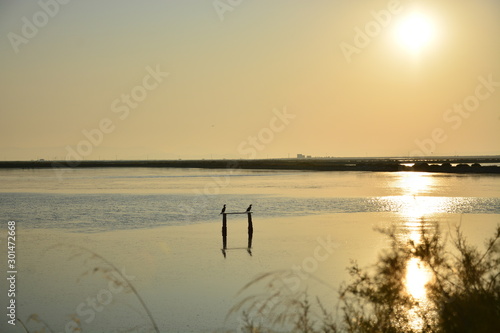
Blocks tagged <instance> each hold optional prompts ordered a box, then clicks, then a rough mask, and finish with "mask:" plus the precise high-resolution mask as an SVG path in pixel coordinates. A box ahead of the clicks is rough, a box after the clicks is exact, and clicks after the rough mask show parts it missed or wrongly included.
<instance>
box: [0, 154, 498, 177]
mask: <svg viewBox="0 0 500 333" xmlns="http://www.w3.org/2000/svg"><path fill="white" fill-rule="evenodd" d="M410 164H411V165H410ZM481 164H490V165H488V166H484V165H481ZM491 164H498V165H491ZM47 168H201V169H254V170H309V171H381V172H384V171H385V172H394V171H419V172H443V173H488V174H500V156H472V157H435V158H429V157H427V158H425V157H421V158H285V159H258V160H244V159H223V160H130V161H128V160H116V161H111V160H103V161H86V160H85V161H46V160H38V161H0V169H47Z"/></svg>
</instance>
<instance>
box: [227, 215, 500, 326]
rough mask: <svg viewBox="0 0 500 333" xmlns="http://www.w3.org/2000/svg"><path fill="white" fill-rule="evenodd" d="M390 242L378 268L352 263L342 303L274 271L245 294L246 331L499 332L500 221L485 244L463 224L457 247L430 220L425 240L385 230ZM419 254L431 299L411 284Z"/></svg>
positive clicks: (422, 232)
mask: <svg viewBox="0 0 500 333" xmlns="http://www.w3.org/2000/svg"><path fill="white" fill-rule="evenodd" d="M384 233H386V234H387V236H388V237H390V239H391V247H390V249H389V250H388V251H387V252H385V253H383V254H382V255H381V256H380V258H379V260H378V261H377V262H376V263H375V264H374V265H373V266H371V267H368V268H360V267H359V266H358V265H357V264H356V263H353V264H352V265H351V267H349V268H348V270H349V274H350V276H351V279H350V281H349V282H348V283H346V284H344V285H343V286H341V287H340V289H339V291H338V296H339V300H340V301H339V305H338V307H337V308H334V309H326V308H325V307H324V306H323V305H322V304H321V302H320V300H319V299H318V298H317V299H315V300H314V301H311V297H310V296H308V295H307V293H306V292H304V291H296V290H291V289H290V288H289V287H288V286H287V284H286V283H285V281H287V275H289V274H292V273H291V272H283V271H280V272H273V273H266V274H263V275H261V276H259V277H257V278H256V279H255V280H254V281H252V282H251V283H249V284H248V285H247V286H245V287H244V290H248V289H249V288H251V287H254V286H255V285H256V284H258V283H262V282H265V283H266V290H265V292H264V293H263V294H256V295H252V296H249V297H246V298H244V299H243V300H242V301H241V302H240V303H238V304H237V305H236V306H234V307H233V309H231V311H230V315H233V314H235V313H237V314H239V318H240V327H239V328H238V331H239V332H253V333H256V332H284V331H286V332H308V333H316V332H324V333H328V332H349V333H371V332H383V333H391V332H394V333H396V332H398V333H399V332H402V333H406V332H408V333H411V332H426V333H427V332H429V333H434V332H435V333H441V332H457V333H458V332H460V333H461V332H463V333H465V332H471V333H472V332H474V333H478V332H499V329H500V244H499V243H500V242H499V241H498V240H499V238H500V226H498V227H497V229H496V232H495V234H494V235H493V236H492V237H491V239H489V240H487V242H486V244H485V249H484V250H482V251H480V250H479V249H478V248H476V247H474V246H472V245H470V244H469V243H468V242H467V241H466V238H465V237H464V235H463V234H462V232H461V230H460V229H459V228H457V229H456V230H455V233H454V235H453V236H452V240H451V241H452V243H453V247H451V249H450V250H449V248H450V247H446V246H445V245H446V244H445V243H446V242H445V240H444V239H443V237H442V235H441V233H440V231H439V229H438V228H436V229H435V230H434V231H429V230H426V229H425V228H424V226H423V224H422V226H421V229H420V236H421V238H420V241H419V242H413V241H401V240H399V239H398V237H397V235H396V233H395V231H394V230H392V231H384ZM410 260H417V261H418V263H419V265H422V267H425V269H426V271H428V272H429V275H430V279H429V282H428V283H427V285H426V291H427V292H426V296H425V299H418V298H415V297H413V296H412V295H411V294H410V293H409V292H408V291H407V287H406V285H405V283H404V282H405V277H406V273H407V271H406V270H407V267H408V266H407V264H408V262H409V261H410Z"/></svg>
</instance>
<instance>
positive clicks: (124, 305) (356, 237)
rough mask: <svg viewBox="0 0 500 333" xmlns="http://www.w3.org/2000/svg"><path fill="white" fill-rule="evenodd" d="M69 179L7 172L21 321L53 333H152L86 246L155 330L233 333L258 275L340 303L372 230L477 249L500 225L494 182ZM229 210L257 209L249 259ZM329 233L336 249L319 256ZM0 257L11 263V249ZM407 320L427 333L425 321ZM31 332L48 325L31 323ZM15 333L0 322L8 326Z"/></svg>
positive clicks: (345, 175)
mask: <svg viewBox="0 0 500 333" xmlns="http://www.w3.org/2000/svg"><path fill="white" fill-rule="evenodd" d="M59 176H61V174H59ZM62 176H63V177H62V178H61V179H59V178H58V174H55V173H54V171H52V170H0V218H1V219H2V220H3V221H8V220H15V221H16V222H17V228H18V229H17V230H18V234H17V235H18V238H17V246H18V249H19V250H18V254H17V265H18V267H17V269H18V271H19V273H18V275H19V279H18V289H19V291H20V292H19V294H18V296H17V302H18V303H17V304H18V314H19V318H20V319H22V320H24V321H25V322H28V319H29V318H33V317H32V315H36V316H38V317H37V318H41V319H42V320H44V321H45V322H46V323H48V324H49V325H50V326H51V328H52V330H53V331H54V332H63V331H64V330H65V327H66V325H68V323H70V324H71V321H72V320H73V319H75V320H76V321H77V322H78V323H79V325H81V328H82V331H83V332H107V333H109V332H150V331H151V325H150V322H149V320H148V319H147V317H146V316H145V312H144V310H143V308H142V306H141V304H139V303H138V300H137V298H136V297H135V296H134V295H133V294H132V293H130V292H126V291H123V292H116V293H115V292H114V293H112V294H110V293H109V292H108V291H109V290H116V288H112V289H110V285H109V283H110V281H109V277H106V275H105V274H104V275H103V274H99V272H98V271H97V273H96V271H95V269H96V267H102V262H100V261H99V260H98V259H96V257H95V256H93V255H92V253H91V252H89V251H87V250H81V248H80V247H79V246H83V247H85V248H87V249H92V251H95V253H97V254H99V255H101V256H103V257H105V258H107V259H108V260H110V261H111V262H113V263H114V264H115V265H116V267H117V269H119V270H124V271H125V272H126V273H127V274H128V275H130V276H132V277H131V278H130V279H131V281H132V283H133V284H134V286H135V288H136V289H137V290H138V291H139V292H140V294H141V296H142V297H143V299H144V300H145V302H146V303H147V305H148V307H149V309H150V311H151V313H152V316H153V317H154V318H155V320H156V322H157V324H158V326H159V328H160V331H161V332H227V331H231V332H238V329H237V328H238V327H241V326H240V325H241V318H240V317H238V316H232V317H230V318H229V319H227V320H225V319H224V318H226V315H227V313H228V310H229V309H230V308H231V307H232V306H234V305H235V304H236V303H237V302H238V300H239V299H241V297H243V296H244V295H245V294H243V295H240V296H241V297H238V296H236V295H238V291H239V290H240V289H241V288H242V287H243V286H244V285H245V284H246V283H248V282H249V281H251V280H252V279H253V278H255V276H258V275H259V274H262V273H264V272H270V271H274V270H288V271H290V270H292V269H295V268H296V267H302V268H303V269H304V270H305V269H308V270H307V271H308V272H309V273H310V274H311V276H314V277H316V278H317V279H316V278H303V277H301V278H300V279H299V278H298V276H296V277H295V280H296V281H297V280H298V281H300V288H301V289H307V290H308V292H309V293H310V294H311V295H314V296H316V295H319V296H320V297H321V299H322V301H323V302H325V304H327V305H331V306H332V308H334V307H335V304H336V302H337V298H336V297H337V296H336V290H337V288H338V286H339V285H340V284H341V283H342V282H343V281H346V280H347V279H348V274H347V271H346V269H345V267H347V266H348V265H349V263H350V260H351V259H356V260H357V261H358V262H359V263H360V264H361V265H362V266H363V265H366V264H369V263H373V262H374V261H375V260H376V258H377V255H378V253H379V252H380V251H381V250H382V249H384V248H386V247H387V245H388V240H387V238H386V237H385V236H383V235H381V234H380V233H379V232H376V231H374V227H387V226H396V227H397V228H398V229H397V230H398V235H400V236H401V237H403V238H404V239H412V240H414V241H418V240H419V231H418V229H419V226H420V223H421V221H425V225H426V226H427V227H429V228H434V227H435V226H436V225H437V224H440V225H441V227H442V228H443V230H444V231H445V232H446V230H447V228H448V227H453V226H454V225H456V224H458V223H460V224H462V227H463V231H464V234H465V235H466V236H467V237H468V238H469V239H471V240H472V242H473V244H476V245H479V246H481V245H482V244H483V240H484V239H485V238H486V237H488V236H489V235H491V232H492V231H493V230H494V227H495V225H496V224H498V223H500V177H498V176H488V175H445V174H429V173H403V172H401V173H364V172H298V171H290V172H284V171H244V170H237V171H228V170H198V169H135V168H134V169H80V170H73V171H70V170H68V171H67V172H65V173H64V174H63V175H62ZM223 204H227V211H228V212H235V211H236V212H238V211H244V210H245V209H246V207H247V206H248V205H249V204H253V211H254V214H253V219H254V230H255V231H254V234H253V245H252V256H250V255H249V254H248V253H247V251H246V246H247V229H246V217H245V216H241V215H239V216H238V215H236V216H235V215H230V216H229V223H228V224H229V235H228V240H227V242H228V250H227V253H226V254H227V256H223V254H222V253H221V247H222V239H221V229H220V224H219V223H220V215H219V212H220V209H221V208H222V205H223ZM238 221H240V222H242V223H238ZM214 222H215V223H214ZM167 226H172V227H167ZM160 227H164V228H160ZM3 230H6V229H5V228H4V229H3ZM2 237H3V236H2ZM326 239H331V240H332V242H333V244H334V246H333V249H331V252H330V253H329V255H328V257H327V259H325V260H323V259H322V261H321V262H319V261H316V262H315V261H314V260H313V259H314V258H315V257H314V256H315V254H316V253H317V250H318V247H319V246H321V244H323V243H324V240H326ZM79 249H80V250H79ZM75 250H77V253H75ZM78 251H80V252H78ZM322 253H323V252H322ZM0 254H1V255H2V256H3V257H4V258H5V256H6V247H5V248H1V249H0ZM75 254H77V255H75ZM311 262H313V263H314V262H315V263H316V264H315V266H312V268H311V266H307V265H309V264H311ZM407 266H408V267H407V276H406V277H405V285H406V286H407V289H408V292H409V293H411V294H412V295H413V296H414V297H416V298H418V299H419V300H420V301H421V304H425V302H426V296H425V295H426V291H425V284H426V283H427V281H428V280H429V278H430V277H429V272H427V271H426V270H425V268H423V267H422V266H421V265H420V264H419V263H418V262H415V261H409V262H408V265H407ZM104 267H108V268H109V266H106V265H104ZM89 271H90V272H94V273H92V274H89V273H88V272H89ZM320 280H321V281H325V282H326V284H320V283H318V281H320ZM263 283H265V281H263ZM261 287H262V288H259V287H257V288H255V289H254V292H258V293H261V294H262V291H263V290H265V288H264V287H263V286H261ZM6 292H7V291H6V290H5V287H4V285H3V284H2V285H0V294H1V295H5V294H6ZM105 295H107V296H106V297H108V298H105V299H103V297H104V296H105ZM110 295H111V296H110ZM263 295H264V296H265V295H266V294H265V293H263ZM96 297H101V301H102V303H101V304H103V305H102V308H100V309H99V310H95V311H94V310H92V308H91V307H90V305H89V304H90V303H88V302H89V301H88V300H89V299H92V298H96ZM101 301H100V302H101ZM71 318H73V319H71ZM413 324H414V326H415V327H416V328H417V329H418V328H419V325H420V324H419V321H418V318H417V319H415V322H414V323H413ZM29 328H30V331H37V330H38V331H41V330H42V329H43V324H41V323H40V322H36V321H33V320H31V321H30V322H29ZM8 329H11V327H8V326H7V324H6V322H5V321H0V331H1V332H9V330H8Z"/></svg>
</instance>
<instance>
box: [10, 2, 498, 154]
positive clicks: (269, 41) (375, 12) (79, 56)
mask: <svg viewBox="0 0 500 333" xmlns="http://www.w3.org/2000/svg"><path fill="white" fill-rule="evenodd" d="M0 35H1V36H2V38H1V39H0V68H1V69H0V73H1V75H0V88H1V90H0V94H1V96H0V159H7V160H13V159H21V160H30V159H35V158H44V159H54V158H57V159H65V158H66V157H68V158H78V157H81V158H85V159H99V158H100V159H115V158H118V159H130V158H133V159H146V158H150V159H156V158H158V159H160V158H169V159H170V158H175V159H177V158H211V157H213V158H253V157H257V158H266V157H287V156H291V157H292V156H293V157H295V156H296V154H297V153H303V154H306V155H313V156H325V155H328V156H389V155H408V154H412V155H415V154H434V155H455V154H472V155H480V154H500V1H498V0H495V1H494V0H480V1H477V0H474V1H473V0H470V1H465V0H453V1H451V0H449V1H447V0H440V1H436V0H433V1H410V0H406V1H405V0H401V1H374V0H369V1H352V0H351V1H347V0H337V1H334V0H329V1H327V0H322V1H321V0H315V1H305V0H272V1H271V0H219V1H214V0H182V1H180V0H178V1H173V0H140V1H139V0H137V1H125V0H120V1H118V0H107V1H103V0H99V1H98V0H85V1H83V0H81V1H78V0H73V1H69V0H64V1H63V0H59V2H58V1H56V0H40V1H28V0H16V1H11V0H9V1H7V0H0ZM85 133H86V134H85Z"/></svg>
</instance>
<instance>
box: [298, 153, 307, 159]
mask: <svg viewBox="0 0 500 333" xmlns="http://www.w3.org/2000/svg"><path fill="white" fill-rule="evenodd" d="M297 158H306V156H305V155H303V154H297Z"/></svg>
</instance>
